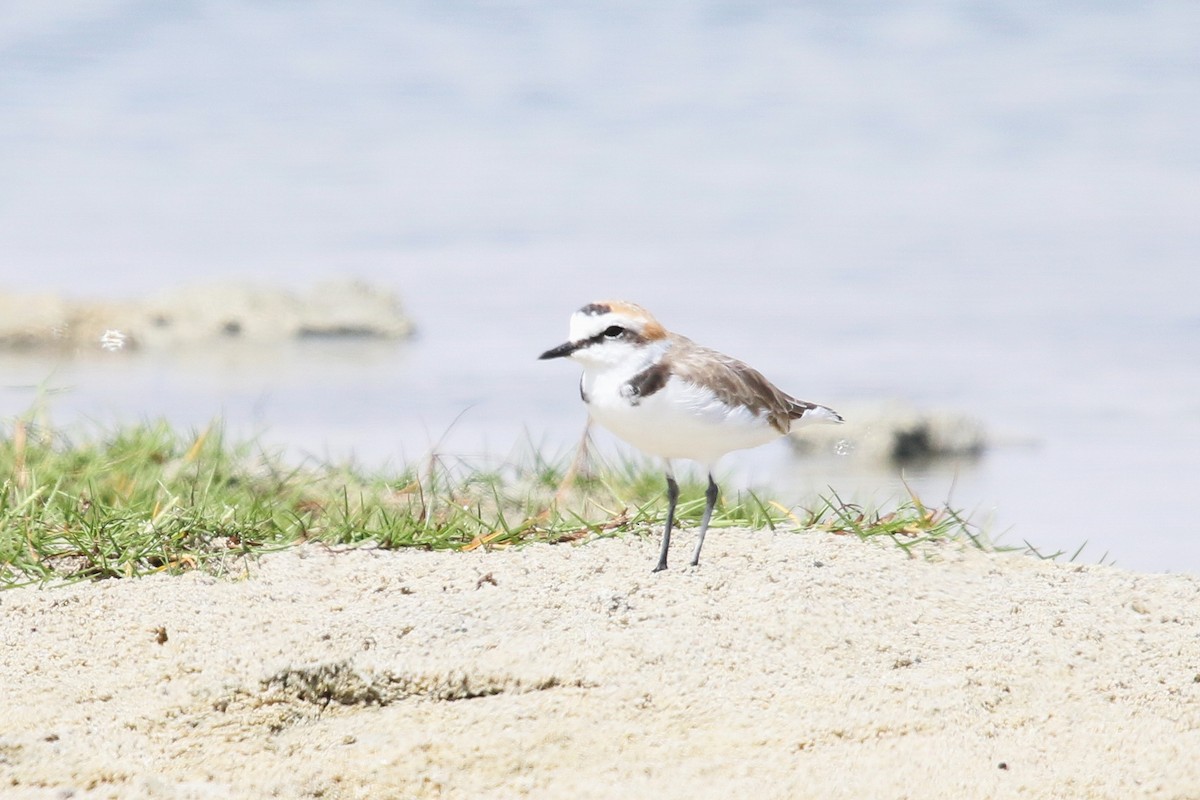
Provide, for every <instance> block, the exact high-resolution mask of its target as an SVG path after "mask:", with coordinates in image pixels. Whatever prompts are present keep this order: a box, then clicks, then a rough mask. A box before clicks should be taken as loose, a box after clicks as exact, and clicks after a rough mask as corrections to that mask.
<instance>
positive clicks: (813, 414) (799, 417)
mask: <svg viewBox="0 0 1200 800" xmlns="http://www.w3.org/2000/svg"><path fill="white" fill-rule="evenodd" d="M790 416H791V418H792V427H796V426H798V425H810V424H812V423H814V422H826V423H828V422H842V415H841V414H839V413H837V412H836V411H834V410H833V409H832V408H829V407H828V406H820V405H817V404H816V403H806V402H804V401H803V400H797V401H795V402H794V403H793V404H792V408H791V414H790Z"/></svg>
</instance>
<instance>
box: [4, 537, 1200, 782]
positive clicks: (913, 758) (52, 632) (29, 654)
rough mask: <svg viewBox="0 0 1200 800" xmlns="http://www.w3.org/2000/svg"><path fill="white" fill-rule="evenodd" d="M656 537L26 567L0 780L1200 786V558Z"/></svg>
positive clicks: (13, 604) (9, 634) (17, 605)
mask: <svg viewBox="0 0 1200 800" xmlns="http://www.w3.org/2000/svg"><path fill="white" fill-rule="evenodd" d="M694 534H695V532H694V530H690V529H685V530H683V531H681V532H680V535H679V539H680V541H679V542H678V543H677V544H676V548H678V550H677V551H676V550H673V554H676V555H677V559H676V560H677V561H679V562H682V561H683V557H682V555H678V554H683V553H684V552H685V551H686V548H687V545H688V543H689V542H690V541H691V540H693V539H694ZM656 548H657V540H656V538H655V537H652V536H647V537H635V536H621V537H615V538H607V539H599V540H593V541H591V542H588V543H586V544H583V545H567V544H559V545H527V546H524V547H521V548H512V549H506V550H502V551H496V552H490V553H481V552H473V553H454V552H426V551H419V550H414V549H402V550H386V551H385V550H378V549H366V548H358V549H341V550H337V549H330V548H327V547H324V546H319V545H305V546H301V547H298V548H293V549H289V550H286V551H283V552H280V553H275V554H271V555H267V556H263V557H262V558H261V559H259V560H257V561H256V562H251V563H250V564H249V565H248V569H247V572H246V574H245V575H231V576H227V577H223V578H215V577H213V576H211V575H206V574H203V573H199V572H191V573H186V574H184V575H176V576H166V575H163V576H154V577H148V578H140V579H133V580H120V581H104V582H99V583H91V584H78V585H73V586H66V587H60V588H53V589H37V588H20V589H12V590H8V591H5V592H2V593H0V609H2V611H3V614H4V619H5V621H6V623H5V625H4V647H3V648H2V652H3V656H0V678H2V679H3V681H4V683H5V685H7V686H9V687H12V689H11V695H12V696H11V698H10V699H9V700H8V701H7V703H6V705H7V706H8V713H6V714H5V715H4V716H5V719H4V720H3V721H0V755H2V756H3V757H2V758H0V786H4V787H5V792H6V796H12V797H49V796H68V795H67V794H66V792H68V791H70V792H71V794H70V795H69V796H72V797H77V798H78V797H89V798H90V797H110V796H120V797H170V798H192V797H196V798H200V797H254V796H266V795H270V794H272V793H275V794H277V795H279V796H321V797H368V796H388V795H392V794H394V795H399V796H411V797H443V796H490V797H514V796H530V797H576V798H578V797H607V796H613V793H614V791H619V793H620V794H622V795H625V796H660V797H668V798H673V797H679V798H683V797H728V796H748V795H750V794H751V793H754V794H756V795H759V796H764V797H823V798H829V797H847V798H849V797H867V796H873V797H903V796H912V797H922V798H940V797H946V798H950V797H955V798H958V797H968V796H969V797H989V796H996V797H1005V796H1018V795H1020V796H1029V797H1063V798H1067V797H1070V798H1078V797H1180V796H1195V795H1197V794H1200V621H1198V618H1200V614H1197V611H1200V577H1197V576H1191V575H1172V574H1165V575H1157V574H1156V575H1150V574H1138V573H1133V572H1128V571H1125V570H1122V569H1119V568H1116V567H1107V566H1081V565H1073V564H1059V563H1055V562H1045V561H1039V560H1037V559H1034V558H1030V557H1027V556H1020V555H1014V554H996V553H984V552H980V551H977V550H975V549H973V548H971V547H969V546H964V545H962V544H961V543H955V542H943V543H938V544H930V545H924V546H922V547H921V548H919V549H918V550H917V551H915V552H916V553H917V556H918V557H915V558H910V557H908V556H906V554H905V552H904V551H902V550H900V549H899V548H896V547H893V546H891V545H890V544H888V543H882V542H871V541H868V542H861V541H859V540H857V539H854V538H852V537H846V536H833V535H828V534H821V533H814V532H803V533H792V532H774V533H773V532H769V531H749V530H744V529H724V530H714V531H713V532H712V534H711V535H710V537H709V539H708V541H707V542H706V556H707V558H706V561H705V562H704V563H702V564H701V566H700V567H699V568H698V569H693V568H689V567H684V566H681V565H680V564H676V565H674V566H673V567H672V568H671V569H670V570H668V571H667V572H665V573H659V574H658V575H652V574H651V572H650V567H651V566H652V560H653V556H654V552H655V551H656Z"/></svg>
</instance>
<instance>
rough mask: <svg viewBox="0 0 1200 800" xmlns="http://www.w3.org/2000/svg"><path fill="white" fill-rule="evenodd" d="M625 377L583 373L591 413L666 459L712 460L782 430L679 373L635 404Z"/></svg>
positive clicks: (763, 441) (636, 444) (769, 438)
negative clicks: (624, 386)
mask: <svg viewBox="0 0 1200 800" xmlns="http://www.w3.org/2000/svg"><path fill="white" fill-rule="evenodd" d="M621 383H623V380H621V379H620V378H618V377H616V376H614V377H612V378H608V377H606V376H598V377H596V378H594V379H592V380H589V376H587V375H585V376H584V382H583V389H584V392H585V393H586V394H587V395H588V398H589V403H588V408H589V410H590V412H591V415H592V418H593V419H594V420H596V422H598V423H600V424H601V425H603V426H604V427H605V428H607V429H608V430H610V431H612V432H613V433H615V434H616V435H617V436H619V437H621V438H622V439H624V440H625V441H627V442H629V443H630V444H632V445H633V446H634V447H636V448H638V449H639V450H642V451H643V452H645V453H648V454H650V455H654V456H661V457H662V458H687V459H692V460H693V461H698V462H700V463H702V464H712V463H713V462H715V461H716V460H717V459H718V458H720V457H721V456H723V455H725V454H726V453H728V452H730V451H732V450H742V449H745V448H747V447H758V446H759V445H763V444H766V443H767V442H770V441H773V440H775V439H777V438H779V437H780V436H781V435H782V434H781V433H780V432H779V431H778V430H776V429H775V428H773V427H771V424H770V423H769V422H768V421H767V419H766V417H758V416H755V415H754V414H752V413H750V411H748V410H747V409H745V408H742V407H730V406H727V405H725V404H724V403H722V402H721V401H720V400H719V399H717V396H716V395H715V394H713V393H712V392H711V391H709V390H707V389H704V388H702V387H699V386H696V385H695V384H691V383H687V382H685V381H682V380H679V379H677V378H671V379H670V380H669V381H668V382H667V385H666V386H665V387H663V388H662V389H661V390H660V391H658V392H656V393H654V394H652V395H650V396H649V397H643V398H636V400H637V405H633V404H631V402H630V399H629V398H626V397H625V396H623V395H622V394H621V391H620V385H621Z"/></svg>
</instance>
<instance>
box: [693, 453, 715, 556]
mask: <svg viewBox="0 0 1200 800" xmlns="http://www.w3.org/2000/svg"><path fill="white" fill-rule="evenodd" d="M718 491H719V490H718V489H717V482H716V481H714V480H713V476H712V473H711V472H710V473H708V489H707V491H705V492H704V500H705V503H704V516H703V517H702V518H701V519H700V541H698V542H696V553H695V555H693V556H692V566H693V567H694V566H696V565H697V564H699V563H700V548H701V547H704V534H706V533H708V522H709V520H711V519H712V514H713V508H714V507H716V505H717V492H718Z"/></svg>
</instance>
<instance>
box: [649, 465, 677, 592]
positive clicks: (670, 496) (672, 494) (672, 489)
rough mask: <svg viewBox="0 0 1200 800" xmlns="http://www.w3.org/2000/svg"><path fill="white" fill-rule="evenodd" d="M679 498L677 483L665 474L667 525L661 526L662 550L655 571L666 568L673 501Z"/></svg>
mask: <svg viewBox="0 0 1200 800" xmlns="http://www.w3.org/2000/svg"><path fill="white" fill-rule="evenodd" d="M678 500H679V484H678V483H676V482H675V478H674V476H672V475H668V476H667V526H666V527H665V528H663V540H662V550H660V551H659V553H658V566H657V567H655V568H654V571H655V572H661V571H662V570H664V569H666V568H667V549H668V548H670V546H671V526H672V525H674V524H675V503H676V502H678Z"/></svg>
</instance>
